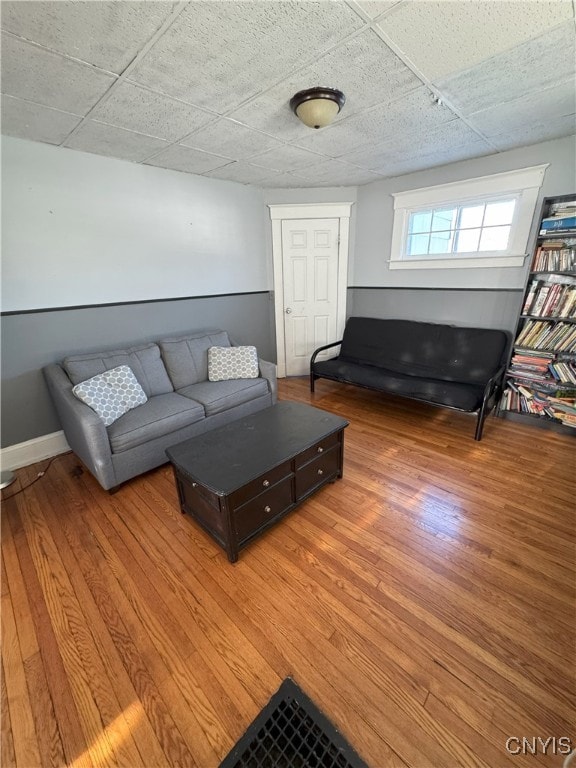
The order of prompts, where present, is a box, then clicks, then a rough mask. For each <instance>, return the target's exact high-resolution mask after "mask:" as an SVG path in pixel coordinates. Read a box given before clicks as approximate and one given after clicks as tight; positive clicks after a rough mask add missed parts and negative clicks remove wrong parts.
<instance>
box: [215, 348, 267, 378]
mask: <svg viewBox="0 0 576 768" xmlns="http://www.w3.org/2000/svg"><path fill="white" fill-rule="evenodd" d="M257 377H258V353H257V352H256V347H210V349H209V350H208V380H209V381H228V380H229V379H256V378H257Z"/></svg>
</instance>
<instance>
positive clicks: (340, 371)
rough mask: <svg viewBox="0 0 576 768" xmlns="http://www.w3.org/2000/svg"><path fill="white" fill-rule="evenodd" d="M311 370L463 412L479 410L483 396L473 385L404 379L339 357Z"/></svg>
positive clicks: (381, 369)
mask: <svg viewBox="0 0 576 768" xmlns="http://www.w3.org/2000/svg"><path fill="white" fill-rule="evenodd" d="M314 371H315V372H316V373H318V374H319V375H321V376H325V377H327V378H333V379H336V380H338V381H340V382H349V383H350V384H356V385H360V386H364V387H369V388H370V389H378V390H383V391H385V392H389V393H390V394H393V395H394V394H395V395H402V397H412V398H415V399H417V400H425V401H426V402H427V403H435V404H436V405H445V406H449V407H451V408H458V409H461V410H463V411H475V410H476V409H478V408H479V407H480V406H481V404H482V397H483V393H484V389H483V387H481V386H476V385H473V384H462V383H456V382H452V381H443V380H441V379H429V378H425V377H422V378H419V377H416V376H407V375H405V374H402V373H397V372H396V371H389V370H386V369H385V368H379V367H376V366H373V365H363V364H358V363H351V362H348V361H345V360H341V359H339V358H335V359H333V360H325V361H323V362H320V363H316V364H315V365H314Z"/></svg>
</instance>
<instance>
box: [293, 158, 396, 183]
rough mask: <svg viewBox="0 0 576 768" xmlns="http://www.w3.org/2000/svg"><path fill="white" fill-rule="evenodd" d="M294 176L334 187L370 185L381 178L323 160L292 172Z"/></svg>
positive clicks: (347, 164) (361, 170)
mask: <svg viewBox="0 0 576 768" xmlns="http://www.w3.org/2000/svg"><path fill="white" fill-rule="evenodd" d="M294 176H298V177H300V178H302V179H306V180H307V181H313V182H316V183H317V184H318V185H320V184H334V185H335V186H346V185H348V186H350V185H361V184H370V183H371V182H373V181H378V179H381V178H382V176H381V175H379V174H376V173H372V172H371V171H366V170H364V169H362V168H358V167H356V166H354V165H350V164H349V163H342V162H340V161H338V160H325V161H324V162H322V163H317V164H316V165H311V166H307V167H306V168H299V169H298V170H296V171H294Z"/></svg>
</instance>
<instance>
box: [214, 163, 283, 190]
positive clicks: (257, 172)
mask: <svg viewBox="0 0 576 768" xmlns="http://www.w3.org/2000/svg"><path fill="white" fill-rule="evenodd" d="M278 175H279V174H278V173H276V172H275V171H270V170H269V169H267V168H257V167H256V166H255V165H250V164H249V163H243V162H234V163H230V164H229V165H224V166H222V167H221V168H216V169H215V170H213V171H207V172H206V173H205V174H204V176H210V178H213V179H225V180H226V181H236V182H238V183H240V184H256V185H258V184H260V183H261V182H263V181H264V180H266V179H270V178H272V177H274V176H278Z"/></svg>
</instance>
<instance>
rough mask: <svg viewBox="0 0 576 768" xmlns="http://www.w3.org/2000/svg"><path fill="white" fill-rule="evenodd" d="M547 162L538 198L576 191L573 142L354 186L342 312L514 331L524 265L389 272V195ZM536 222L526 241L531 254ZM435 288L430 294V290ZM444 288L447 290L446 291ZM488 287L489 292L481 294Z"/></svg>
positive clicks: (391, 210) (547, 144) (571, 139)
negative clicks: (350, 257) (352, 237)
mask: <svg viewBox="0 0 576 768" xmlns="http://www.w3.org/2000/svg"><path fill="white" fill-rule="evenodd" d="M542 163H549V167H548V168H547V170H546V174H545V177H544V183H543V186H542V189H541V193H540V199H539V203H538V205H537V209H536V216H538V214H539V211H540V203H541V200H542V199H543V198H544V197H547V196H551V195H563V194H571V193H573V192H574V191H575V190H576V144H575V141H574V137H569V138H566V139H559V140H556V141H549V142H545V143H542V144H536V145H533V146H529V147H523V148H521V149H516V150H511V151H508V152H502V153H499V154H495V155H490V156H489V157H482V158H478V159H475V160H467V161H463V162H459V163H453V164H451V165H447V166H442V167H438V168H432V169H430V170H427V171H421V172H419V173H412V174H408V175H406V176H401V177H397V178H393V179H386V180H385V181H381V182H376V183H375V184H370V185H367V186H364V187H360V188H359V189H358V197H357V211H356V233H357V234H356V243H355V253H354V272H353V279H352V281H351V283H350V289H349V291H348V294H349V301H348V314H349V315H350V314H355V315H371V316H376V317H401V318H406V319H413V320H425V321H431V322H438V323H442V322H448V323H454V324H460V325H467V326H477V327H485V328H505V329H506V330H510V331H514V330H515V327H516V321H517V316H518V312H519V309H520V303H521V298H522V292H523V289H524V285H525V281H526V277H527V272H528V269H529V266H530V265H529V260H526V264H525V265H524V266H523V267H521V268H515V267H512V268H497V269H433V270H432V269H422V270H390V269H389V268H388V263H387V260H388V259H389V258H390V246H391V237H392V224H393V217H394V208H393V204H394V201H393V197H392V193H395V192H403V191H406V190H409V189H417V188H419V187H427V186H433V185H435V184H445V183H448V182H451V181H460V180H462V179H469V178H474V177H476V176H486V175H488V174H491V173H500V172H502V171H509V170H514V169H517V168H526V167H528V166H531V165H539V164H542ZM536 225H537V221H536V219H535V221H534V223H533V226H532V232H531V236H530V241H529V251H531V250H532V248H533V245H534V242H535V238H536V234H537V231H536V229H537V226H536ZM431 289H434V290H431ZM446 289H449V290H446ZM487 289H488V290H487Z"/></svg>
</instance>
